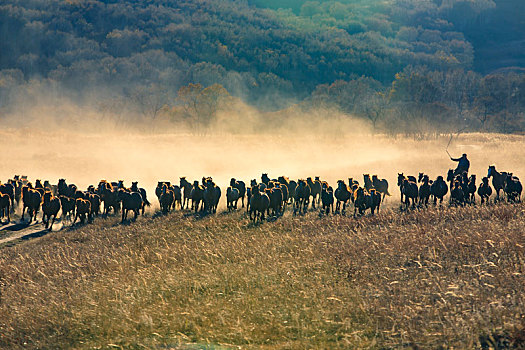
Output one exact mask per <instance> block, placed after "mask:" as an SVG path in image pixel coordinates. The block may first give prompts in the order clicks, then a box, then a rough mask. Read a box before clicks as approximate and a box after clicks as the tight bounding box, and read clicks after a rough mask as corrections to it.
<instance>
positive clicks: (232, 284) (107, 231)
mask: <svg viewBox="0 0 525 350" xmlns="http://www.w3.org/2000/svg"><path fill="white" fill-rule="evenodd" d="M26 131H27V130H26ZM28 135H29V136H28ZM203 140H204V141H203ZM524 141H525V138H524V137H522V136H505V135H483V134H472V135H461V136H460V137H459V138H458V139H455V140H454V142H453V143H452V145H451V147H450V151H451V153H453V155H455V156H458V155H460V154H461V153H463V152H468V153H469V158H470V159H471V162H472V171H473V172H474V173H477V174H478V179H480V178H481V177H482V176H485V175H486V170H487V167H488V165H490V164H492V163H495V164H496V165H497V166H498V169H501V168H503V169H502V170H508V171H514V172H515V174H516V175H518V176H520V177H521V178H524V176H525V175H523V174H525V166H524V165H523V164H525V162H524V161H525V153H524V152H523V151H522V149H523V145H524V144H525V142H524ZM447 142H448V137H447V136H443V137H441V138H438V139H435V140H427V141H414V140H410V139H389V138H387V137H383V136H375V137H374V136H370V135H351V136H348V137H337V138H325V137H318V136H316V137H307V138H304V139H303V138H290V137H280V136H268V137H267V138H264V137H263V138H261V137H260V135H259V137H257V138H254V136H231V135H230V136H224V135H223V136H210V137H208V138H205V139H198V138H196V137H193V136H187V135H186V136H177V135H171V134H169V135H156V136H153V135H137V134H126V133H123V134H119V135H111V134H100V135H99V134H78V133H69V134H68V133H62V132H59V131H50V132H49V133H48V134H46V133H44V132H38V131H31V132H29V134H27V133H25V132H24V131H23V130H21V131H13V132H10V133H4V134H2V141H1V143H0V144H1V145H3V146H7V145H9V150H10V151H9V152H3V153H2V155H0V157H1V158H0V160H1V161H2V164H4V166H3V168H2V170H1V172H0V175H1V176H0V178H2V179H6V178H8V177H11V176H13V175H14V174H16V173H22V174H27V175H29V177H30V179H34V178H42V179H49V180H51V182H53V183H56V181H57V180H58V178H60V177H65V178H66V179H68V181H71V182H76V183H77V184H78V185H79V186H81V187H85V186H87V185H88V184H90V183H97V182H98V181H99V180H100V179H101V178H107V179H109V180H116V179H124V180H125V181H126V183H129V182H130V181H132V180H139V183H140V184H142V185H143V186H145V187H146V188H147V189H148V191H149V199H150V201H152V202H154V203H155V205H157V206H158V204H157V202H156V198H155V196H154V194H153V192H152V190H153V188H152V187H154V185H155V184H156V181H159V180H172V181H176V180H177V179H178V177H179V176H184V175H186V176H188V177H189V178H192V179H193V178H197V179H198V178H200V176H203V175H204V176H209V175H211V176H214V178H215V179H217V182H218V183H219V185H221V187H223V195H224V192H225V187H226V184H227V181H228V180H229V178H230V177H231V176H236V177H237V178H242V179H244V180H245V181H248V180H249V179H250V178H256V177H257V178H259V177H260V173H261V172H269V174H270V176H271V177H274V176H278V175H281V174H287V175H290V176H291V177H293V178H296V177H299V176H315V175H320V176H321V177H322V178H323V179H327V180H329V181H330V182H331V183H333V182H334V181H335V180H337V179H338V178H342V179H346V178H347V177H350V176H353V177H355V178H358V179H359V180H362V174H363V173H368V172H369V173H371V174H374V173H378V174H379V175H380V177H386V178H387V179H388V180H389V181H390V184H391V193H392V194H393V197H391V198H389V199H388V201H387V203H386V209H384V210H382V212H381V213H380V214H379V215H377V216H375V217H369V216H366V217H361V218H358V219H354V218H352V217H342V216H330V217H322V218H320V217H319V215H318V213H317V212H310V213H308V214H307V215H306V216H305V217H298V218H295V217H292V216H291V214H290V213H287V214H286V215H285V216H284V217H282V218H279V219H278V220H276V221H270V222H265V223H263V224H262V225H258V226H254V225H253V224H251V223H249V220H248V218H247V216H246V214H245V213H244V212H243V211H241V210H239V211H237V212H235V213H224V212H219V213H218V214H217V215H212V216H207V217H204V218H198V217H194V216H193V215H189V214H188V213H186V212H184V213H181V212H180V211H178V212H175V213H172V214H169V215H166V216H158V215H152V214H153V213H150V214H149V216H148V217H139V219H138V220H137V221H136V222H134V223H131V224H127V225H120V224H119V222H120V218H119V217H111V216H110V217H109V218H107V219H102V218H98V219H96V220H95V222H94V223H93V224H90V225H85V226H78V227H76V228H69V227H65V228H64V229H62V230H61V231H58V232H51V233H49V234H47V235H44V236H42V237H39V238H34V239H31V240H27V241H13V242H11V243H9V244H8V245H4V246H2V247H0V348H6V349H11V348H33V349H55V348H78V349H93V348H95V349H96V348H104V349H105V348H132V349H139V348H153V349H169V348H181V349H223V348H225V349H230V348H232V349H236V348H257V349H259V348H262V349H306V348H322V349H333V348H373V349H389V348H401V347H409V348H429V349H435V348H455V349H470V348H509V347H515V348H524V347H525V307H524V305H525V276H524V274H525V215H524V214H525V206H524V205H522V204H517V205H507V204H499V205H490V206H487V207H480V206H479V205H478V206H471V207H465V208H448V207H447V206H445V207H439V208H429V209H425V210H413V211H412V210H411V211H408V212H400V211H399V210H398V209H397V207H398V203H399V195H398V189H397V188H396V186H395V177H396V174H397V172H405V174H407V173H408V174H417V172H418V171H424V172H426V173H429V174H430V175H431V177H432V178H435V176H436V175H438V174H444V172H446V170H447V169H448V168H449V167H452V166H453V165H454V164H453V163H452V162H450V160H448V158H446V153H445V146H446V144H447ZM221 201H224V198H223V199H221ZM223 206H224V204H223ZM152 211H155V209H152Z"/></svg>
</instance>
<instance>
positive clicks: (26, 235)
mask: <svg viewBox="0 0 525 350" xmlns="http://www.w3.org/2000/svg"><path fill="white" fill-rule="evenodd" d="M62 227H63V225H62V223H60V222H55V224H54V225H53V229H52V231H60V230H61V229H62ZM49 232H51V231H48V230H46V229H45V228H44V225H43V224H42V222H41V221H40V222H38V223H36V224H35V223H33V224H31V225H29V224H28V223H27V222H23V221H18V222H11V223H10V224H7V225H5V226H3V227H2V228H1V229H0V237H2V238H0V246H3V245H5V244H8V243H10V242H13V241H16V240H19V239H22V240H26V239H31V238H37V237H42V236H44V235H46V234H47V233H49Z"/></svg>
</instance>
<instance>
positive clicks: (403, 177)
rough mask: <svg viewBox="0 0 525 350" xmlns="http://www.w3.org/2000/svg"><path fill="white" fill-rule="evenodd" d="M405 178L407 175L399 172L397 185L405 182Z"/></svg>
mask: <svg viewBox="0 0 525 350" xmlns="http://www.w3.org/2000/svg"><path fill="white" fill-rule="evenodd" d="M403 180H405V175H403V173H397V185H398V186H401V185H402V184H403Z"/></svg>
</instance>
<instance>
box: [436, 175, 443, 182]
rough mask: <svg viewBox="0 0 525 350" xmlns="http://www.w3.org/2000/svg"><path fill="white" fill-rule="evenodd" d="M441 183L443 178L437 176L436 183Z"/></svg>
mask: <svg viewBox="0 0 525 350" xmlns="http://www.w3.org/2000/svg"><path fill="white" fill-rule="evenodd" d="M442 181H444V179H443V176H441V175H439V176H438V177H437V178H436V182H442Z"/></svg>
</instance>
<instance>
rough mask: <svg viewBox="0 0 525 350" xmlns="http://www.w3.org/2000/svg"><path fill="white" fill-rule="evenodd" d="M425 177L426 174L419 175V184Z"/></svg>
mask: <svg viewBox="0 0 525 350" xmlns="http://www.w3.org/2000/svg"><path fill="white" fill-rule="evenodd" d="M424 176H425V174H423V173H419V176H418V177H417V182H421V180H423V177H424Z"/></svg>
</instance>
